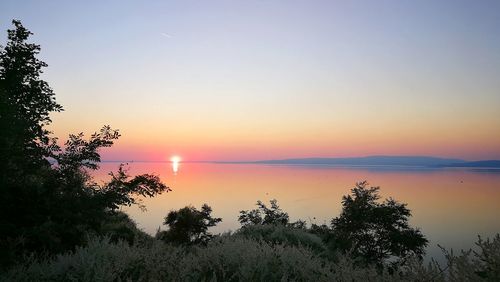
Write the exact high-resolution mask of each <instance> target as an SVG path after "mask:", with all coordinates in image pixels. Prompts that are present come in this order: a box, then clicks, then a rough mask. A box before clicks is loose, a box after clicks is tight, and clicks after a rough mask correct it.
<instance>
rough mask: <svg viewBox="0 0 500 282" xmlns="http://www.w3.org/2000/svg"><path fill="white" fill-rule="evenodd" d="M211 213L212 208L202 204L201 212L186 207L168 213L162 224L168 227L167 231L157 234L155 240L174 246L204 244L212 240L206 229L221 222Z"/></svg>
mask: <svg viewBox="0 0 500 282" xmlns="http://www.w3.org/2000/svg"><path fill="white" fill-rule="evenodd" d="M211 213H212V208H211V207H209V206H208V205H207V204H204V205H203V206H202V207H201V210H197V209H196V208H194V207H191V206H188V207H184V208H182V209H180V210H178V211H170V212H169V213H168V214H167V216H166V217H165V221H164V223H163V224H164V225H168V227H169V229H168V230H167V231H161V232H159V233H158V234H157V238H159V239H161V240H163V241H166V242H170V243H175V244H198V243H204V244H205V243H207V242H208V241H209V240H210V239H211V238H213V235H212V234H211V233H210V232H208V228H209V227H213V226H215V225H217V223H219V222H221V221H222V219H221V218H218V217H215V218H214V217H212V216H211Z"/></svg>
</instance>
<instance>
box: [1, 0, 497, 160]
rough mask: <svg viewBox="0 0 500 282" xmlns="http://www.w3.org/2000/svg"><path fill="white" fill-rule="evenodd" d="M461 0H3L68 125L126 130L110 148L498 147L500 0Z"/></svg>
mask: <svg viewBox="0 0 500 282" xmlns="http://www.w3.org/2000/svg"><path fill="white" fill-rule="evenodd" d="M458 2H459V3H457V1H430V0H429V1H384V2H378V1H377V2H375V1H366V2H363V1H361V2H358V1H313V2H308V1H284V2H281V1H249V2H239V1H229V2H226V1H215V2H214V3H212V2H210V3H208V2H207V3H197V4H196V5H194V4H193V3H190V2H189V1H177V2H176V1H158V2H148V3H147V4H145V3H139V2H137V3H136V2H126V1H106V3H100V2H99V3H98V2H95V3H94V2H89V3H87V2H82V3H66V2H65V1H51V2H50V3H41V2H37V1H33V2H30V1H23V2H19V1H5V2H2V7H1V9H0V16H1V17H0V18H1V19H3V20H2V21H1V22H0V29H1V30H6V29H7V28H10V19H12V18H16V19H20V20H22V21H23V24H24V25H25V26H26V27H27V28H28V29H30V30H32V31H33V32H34V33H35V35H34V36H33V37H32V40H33V41H34V42H36V43H38V44H41V48H42V51H41V53H40V57H41V58H42V59H43V60H44V61H46V62H47V63H48V64H49V67H48V68H47V69H46V71H45V73H44V79H46V80H47V81H48V82H49V83H50V85H51V86H52V87H53V89H54V91H55V93H56V97H57V101H58V102H59V103H61V104H62V105H63V106H64V108H65V112H63V113H59V114H55V115H54V116H53V120H54V123H53V125H52V126H51V128H52V130H53V131H54V132H55V134H56V135H57V136H61V138H62V139H65V138H64V136H66V135H67V134H68V133H76V132H81V131H83V132H86V133H87V134H91V133H92V132H94V131H95V130H98V129H99V128H100V127H101V126H102V125H105V124H109V125H111V126H112V127H113V128H118V129H120V130H121V132H122V134H123V137H122V138H121V139H120V140H119V142H118V143H117V144H116V146H115V147H114V148H112V149H110V150H107V151H105V152H103V156H104V159H112V160H131V159H133V160H168V159H169V158H170V156H171V155H173V154H178V155H180V156H182V157H183V159H184V160H259V159H274V158H288V157H312V156H317V157H319V156H324V157H328V156H329V157H335V156H339V157H340V156H366V155H432V156H443V157H456V158H464V159H469V160H477V159H500V130H499V128H500V114H499V113H500V94H499V93H500V92H499V91H500V80H499V79H498V74H499V73H500V56H499V54H500V53H499V52H498V50H500V32H498V29H499V28H498V27H500V17H498V14H499V12H498V11H500V4H499V3H498V2H497V1H491V2H482V3H480V4H479V3H475V2H467V1H464V2H463V1H458ZM3 34H4V36H3V38H4V40H5V38H6V34H5V33H3ZM0 44H3V41H2V42H0Z"/></svg>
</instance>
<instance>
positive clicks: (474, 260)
mask: <svg viewBox="0 0 500 282" xmlns="http://www.w3.org/2000/svg"><path fill="white" fill-rule="evenodd" d="M476 246H477V247H478V249H479V250H478V251H473V250H468V251H461V252H460V254H459V255H458V256H455V255H454V254H453V250H450V251H447V250H445V249H444V248H442V247H441V249H442V250H443V252H444V254H445V257H446V260H447V264H446V267H445V268H444V269H442V270H441V272H445V271H446V272H447V273H448V276H449V277H450V280H455V281H459V280H460V281H500V234H497V235H496V236H495V237H493V239H492V240H490V239H489V238H488V239H486V240H483V239H482V238H481V237H478V241H477V242H476Z"/></svg>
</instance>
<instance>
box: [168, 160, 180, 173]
mask: <svg viewBox="0 0 500 282" xmlns="http://www.w3.org/2000/svg"><path fill="white" fill-rule="evenodd" d="M170 161H171V162H172V171H173V172H174V174H177V172H178V171H179V162H180V161H181V158H180V157H179V156H172V157H171V158H170Z"/></svg>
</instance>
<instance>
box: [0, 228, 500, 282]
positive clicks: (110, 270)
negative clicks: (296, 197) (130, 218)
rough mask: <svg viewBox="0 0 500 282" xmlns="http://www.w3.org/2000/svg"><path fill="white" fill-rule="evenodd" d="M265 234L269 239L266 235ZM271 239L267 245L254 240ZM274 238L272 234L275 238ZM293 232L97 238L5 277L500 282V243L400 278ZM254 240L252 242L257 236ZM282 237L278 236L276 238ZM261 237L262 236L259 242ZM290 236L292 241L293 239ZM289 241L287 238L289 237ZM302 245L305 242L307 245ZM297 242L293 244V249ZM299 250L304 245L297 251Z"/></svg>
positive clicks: (499, 239) (414, 266) (406, 269)
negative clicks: (186, 242) (199, 241)
mask: <svg viewBox="0 0 500 282" xmlns="http://www.w3.org/2000/svg"><path fill="white" fill-rule="evenodd" d="M263 230H264V231H265V232H264V231H263ZM259 232H260V233H263V234H264V235H263V236H262V237H261V238H256V236H254V235H255V234H258V233H259ZM269 232H270V233H269ZM283 232H285V233H286V232H288V231H286V230H281V229H278V230H275V232H271V231H270V230H267V229H260V227H259V228H257V229H253V230H252V232H250V229H248V230H246V231H242V232H238V233H236V234H233V235H223V236H221V237H218V238H216V239H215V240H213V241H212V242H210V243H209V244H208V245H207V246H194V247H182V246H173V245H169V244H165V243H163V242H161V241H152V242H149V243H147V244H132V245H131V244H129V243H125V242H123V241H120V242H118V243H113V242H112V241H111V240H110V239H109V237H106V238H93V239H90V240H89V243H88V245H87V246H85V247H80V248H77V249H76V250H75V251H74V252H70V253H66V254H63V255H59V256H56V257H53V258H50V259H39V260H35V259H32V260H31V261H28V262H27V263H26V264H24V265H19V266H16V267H14V268H12V269H11V270H10V271H9V272H7V273H4V274H3V275H2V276H1V278H0V280H1V281H500V236H499V235H497V236H496V237H494V238H493V239H492V240H486V241H484V240H479V241H478V242H477V245H478V246H479V251H478V252H476V253H474V252H472V251H468V252H462V253H460V255H458V256H457V255H454V254H453V252H451V251H447V252H446V258H447V266H445V267H440V266H439V265H437V264H436V263H435V262H432V263H430V264H428V265H424V264H423V263H422V262H421V261H419V260H416V259H415V260H413V259H412V260H410V261H408V262H407V263H406V264H405V265H404V266H403V265H400V266H396V267H395V268H394V269H395V270H394V271H392V272H391V273H389V272H388V271H387V270H380V269H376V268H373V267H364V268H360V267H357V266H356V264H355V263H354V261H353V260H352V259H351V258H349V256H339V257H338V259H337V260H335V262H333V261H330V260H328V259H325V258H323V257H322V256H321V255H320V253H319V252H318V250H315V248H316V245H315V243H314V244H304V243H300V244H299V243H297V242H308V240H309V239H311V240H312V242H315V239H312V238H309V239H307V240H304V238H303V237H302V236H303V234H300V232H298V233H297V234H299V235H298V236H297V237H299V238H302V239H300V240H299V239H297V238H295V239H293V240H291V239H290V238H288V239H286V240H281V239H280V240H281V241H280V240H274V241H272V240H271V241H266V240H265V239H266V238H265V237H264V236H267V237H268V239H269V238H281V235H279V234H283ZM249 234H250V235H249ZM269 234H278V235H272V236H271V235H269ZM259 236H260V235H259ZM286 236H291V235H290V234H288V235H286ZM286 236H284V237H286ZM301 240H302V241H301ZM290 242H291V243H290ZM296 243H297V244H296Z"/></svg>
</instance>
